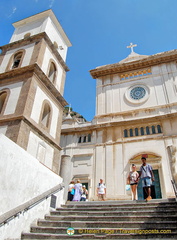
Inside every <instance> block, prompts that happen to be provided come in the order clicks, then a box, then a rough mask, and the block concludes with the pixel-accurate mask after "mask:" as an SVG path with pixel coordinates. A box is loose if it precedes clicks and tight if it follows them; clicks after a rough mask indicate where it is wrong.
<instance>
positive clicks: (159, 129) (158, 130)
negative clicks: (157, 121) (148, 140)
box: [157, 125, 162, 133]
mask: <svg viewBox="0 0 177 240" xmlns="http://www.w3.org/2000/svg"><path fill="white" fill-rule="evenodd" d="M157 132H158V133H162V129H161V126H160V125H157Z"/></svg>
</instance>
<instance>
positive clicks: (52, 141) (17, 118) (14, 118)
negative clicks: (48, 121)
mask: <svg viewBox="0 0 177 240" xmlns="http://www.w3.org/2000/svg"><path fill="white" fill-rule="evenodd" d="M12 121H24V122H25V123H26V124H27V125H28V126H30V127H31V128H32V129H33V130H35V132H37V133H38V134H39V135H40V136H42V137H44V138H45V139H46V140H47V141H48V142H49V143H50V144H51V145H53V146H54V147H55V148H57V149H59V150H61V147H60V145H58V144H57V143H56V141H55V139H53V138H52V137H51V136H50V135H47V134H46V132H45V131H42V129H40V128H39V127H38V125H37V124H36V123H35V122H34V121H33V123H32V122H31V119H28V118H27V117H25V116H23V115H18V116H11V117H6V118H2V119H0V124H2V125H3V124H4V123H5V124H8V123H11V122H12Z"/></svg>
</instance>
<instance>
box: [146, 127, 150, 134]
mask: <svg viewBox="0 0 177 240" xmlns="http://www.w3.org/2000/svg"><path fill="white" fill-rule="evenodd" d="M146 134H147V135H150V131H149V127H146Z"/></svg>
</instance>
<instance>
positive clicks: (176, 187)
mask: <svg viewBox="0 0 177 240" xmlns="http://www.w3.org/2000/svg"><path fill="white" fill-rule="evenodd" d="M171 183H172V186H173V190H174V192H175V196H176V198H177V186H176V183H175V181H174V180H171Z"/></svg>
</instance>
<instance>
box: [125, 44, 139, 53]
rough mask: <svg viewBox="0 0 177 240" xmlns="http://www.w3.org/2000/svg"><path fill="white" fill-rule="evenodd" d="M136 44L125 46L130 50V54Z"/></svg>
mask: <svg viewBox="0 0 177 240" xmlns="http://www.w3.org/2000/svg"><path fill="white" fill-rule="evenodd" d="M136 46H137V44H133V43H130V46H127V48H131V52H132V53H133V52H134V51H133V48H134V47H136Z"/></svg>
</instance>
